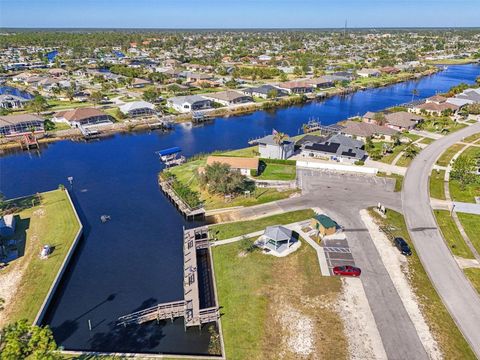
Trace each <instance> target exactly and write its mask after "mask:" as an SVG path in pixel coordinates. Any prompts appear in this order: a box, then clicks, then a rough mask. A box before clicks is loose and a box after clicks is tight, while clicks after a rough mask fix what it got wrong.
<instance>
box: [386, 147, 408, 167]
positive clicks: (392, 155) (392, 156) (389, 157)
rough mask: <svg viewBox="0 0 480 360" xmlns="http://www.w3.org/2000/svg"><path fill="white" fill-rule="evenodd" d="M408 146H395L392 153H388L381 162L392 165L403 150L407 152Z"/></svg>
mask: <svg viewBox="0 0 480 360" xmlns="http://www.w3.org/2000/svg"><path fill="white" fill-rule="evenodd" d="M407 146H408V145H407V144H401V145H398V146H395V147H394V148H393V151H392V152H391V153H387V154H386V155H384V156H383V157H382V158H381V159H380V160H379V161H381V162H384V163H387V164H391V163H392V161H393V160H395V158H396V157H397V155H398V154H400V153H401V152H402V151H403V150H405V148H406V147H407Z"/></svg>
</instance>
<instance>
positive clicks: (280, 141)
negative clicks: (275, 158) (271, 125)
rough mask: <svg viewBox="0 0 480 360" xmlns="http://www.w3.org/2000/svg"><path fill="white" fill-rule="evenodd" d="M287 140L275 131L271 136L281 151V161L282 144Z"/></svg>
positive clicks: (283, 134)
mask: <svg viewBox="0 0 480 360" xmlns="http://www.w3.org/2000/svg"><path fill="white" fill-rule="evenodd" d="M286 139H288V135H287V134H285V133H282V132H279V131H276V132H275V134H274V135H273V141H275V143H276V144H277V145H278V146H280V149H281V151H282V155H281V158H282V159H283V145H282V144H283V142H284V141H285V140H286Z"/></svg>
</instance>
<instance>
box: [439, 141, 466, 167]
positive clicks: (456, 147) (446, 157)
mask: <svg viewBox="0 0 480 360" xmlns="http://www.w3.org/2000/svg"><path fill="white" fill-rule="evenodd" d="M464 146H465V145H462V144H453V145H452V146H450V147H449V148H448V149H447V150H445V152H444V153H443V154H442V155H441V156H440V157H439V158H438V160H437V165H439V166H447V165H448V164H449V163H450V161H451V160H452V158H453V156H454V155H455V154H456V153H457V152H459V151H460V150H462V149H463V148H464Z"/></svg>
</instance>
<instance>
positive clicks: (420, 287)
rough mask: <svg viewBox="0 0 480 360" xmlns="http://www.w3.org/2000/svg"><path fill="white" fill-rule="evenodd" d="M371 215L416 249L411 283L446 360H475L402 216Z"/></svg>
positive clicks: (410, 265) (410, 273)
mask: <svg viewBox="0 0 480 360" xmlns="http://www.w3.org/2000/svg"><path fill="white" fill-rule="evenodd" d="M370 214H371V215H372V216H373V217H374V218H375V219H377V221H379V222H381V223H383V224H384V225H388V226H393V227H395V228H396V229H397V230H395V231H394V235H395V236H401V237H403V238H404V239H405V240H406V241H407V242H408V243H409V245H410V247H411V248H412V252H413V255H412V256H410V257H409V258H408V268H409V276H408V279H409V282H410V284H411V285H412V288H413V289H414V291H415V293H416V295H417V297H418V299H419V302H420V303H421V309H422V312H423V314H424V316H425V320H426V322H427V324H428V325H429V327H430V329H431V331H432V333H433V335H434V337H435V339H436V340H437V342H438V344H439V346H440V349H441V351H442V352H443V355H444V357H445V359H475V355H474V353H473V352H472V350H471V349H470V346H469V345H468V343H467V342H466V340H465V339H464V337H463V335H462V333H461V332H460V331H459V330H458V328H457V326H456V324H455V322H454V321H453V319H452V318H451V316H450V314H449V313H448V311H447V309H446V308H445V306H444V305H443V303H442V300H441V299H440V297H439V296H438V294H437V292H436V291H435V288H434V287H433V285H432V283H431V282H430V279H429V277H428V275H427V273H426V272H425V270H424V268H423V266H422V263H421V262H420V260H419V259H418V256H417V254H416V251H415V249H414V247H413V245H412V242H411V240H410V236H409V234H408V231H407V227H406V224H405V220H404V218H403V216H402V214H400V213H397V212H395V211H393V210H389V211H388V212H387V219H382V218H381V217H380V216H379V215H378V214H377V213H375V212H374V211H371V212H370Z"/></svg>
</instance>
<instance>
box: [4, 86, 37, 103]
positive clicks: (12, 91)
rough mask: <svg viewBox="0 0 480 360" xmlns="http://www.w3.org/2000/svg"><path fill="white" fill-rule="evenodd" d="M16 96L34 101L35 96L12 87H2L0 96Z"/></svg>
mask: <svg viewBox="0 0 480 360" xmlns="http://www.w3.org/2000/svg"><path fill="white" fill-rule="evenodd" d="M6 94H8V95H15V96H19V97H21V98H24V99H28V100H30V99H33V95H32V94H30V93H28V92H26V91H22V90H20V89H17V88H15V87H12V86H0V95H6Z"/></svg>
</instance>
